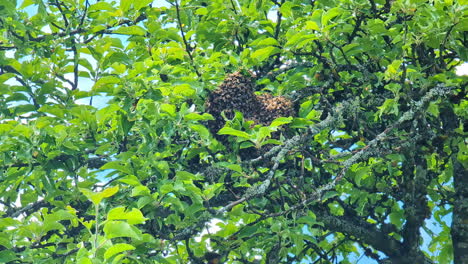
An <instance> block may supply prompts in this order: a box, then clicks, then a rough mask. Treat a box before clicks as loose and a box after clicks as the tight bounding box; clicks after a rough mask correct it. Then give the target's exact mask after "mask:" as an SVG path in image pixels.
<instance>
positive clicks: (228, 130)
mask: <svg viewBox="0 0 468 264" xmlns="http://www.w3.org/2000/svg"><path fill="white" fill-rule="evenodd" d="M218 134H219V135H231V136H236V137H240V138H244V139H250V135H249V134H247V133H246V132H244V131H240V130H237V129H234V128H232V127H223V128H221V129H220V130H219V131H218Z"/></svg>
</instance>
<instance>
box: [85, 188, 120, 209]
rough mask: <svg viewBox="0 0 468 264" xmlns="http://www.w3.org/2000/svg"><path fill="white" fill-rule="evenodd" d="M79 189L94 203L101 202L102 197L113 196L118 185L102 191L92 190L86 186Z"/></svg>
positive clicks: (117, 189)
mask: <svg viewBox="0 0 468 264" xmlns="http://www.w3.org/2000/svg"><path fill="white" fill-rule="evenodd" d="M79 190H80V191H81V192H82V193H83V194H84V195H85V196H86V197H87V198H88V199H89V200H90V201H92V202H93V204H94V205H98V204H99V203H101V201H102V199H104V198H108V197H111V196H113V195H114V194H116V193H117V192H118V191H119V187H118V186H114V187H109V188H107V189H104V190H103V191H102V192H93V191H91V190H89V189H86V188H79Z"/></svg>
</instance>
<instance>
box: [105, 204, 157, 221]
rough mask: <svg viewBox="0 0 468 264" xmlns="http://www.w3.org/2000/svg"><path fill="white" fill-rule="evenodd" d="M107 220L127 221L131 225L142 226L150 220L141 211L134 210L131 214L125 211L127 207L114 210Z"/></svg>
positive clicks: (108, 214)
mask: <svg viewBox="0 0 468 264" xmlns="http://www.w3.org/2000/svg"><path fill="white" fill-rule="evenodd" d="M107 220H127V222H128V223H129V224H132V225H136V224H142V223H144V222H145V221H146V220H148V218H145V217H144V216H143V214H142V213H141V211H140V210H138V209H136V208H132V210H131V211H130V212H128V211H125V207H116V208H112V209H111V210H110V211H109V212H108V213H107Z"/></svg>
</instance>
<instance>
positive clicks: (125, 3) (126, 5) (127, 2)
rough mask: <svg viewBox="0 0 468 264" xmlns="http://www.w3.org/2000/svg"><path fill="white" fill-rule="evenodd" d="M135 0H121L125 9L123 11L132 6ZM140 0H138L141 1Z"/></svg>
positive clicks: (121, 4) (121, 5) (121, 7)
mask: <svg viewBox="0 0 468 264" xmlns="http://www.w3.org/2000/svg"><path fill="white" fill-rule="evenodd" d="M134 1H135V0H121V1H120V9H121V10H122V11H123V12H127V11H128V9H129V8H130V6H131V5H132V4H133V2H134ZM139 1H140V0H137V2H139Z"/></svg>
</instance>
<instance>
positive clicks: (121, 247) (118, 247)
mask: <svg viewBox="0 0 468 264" xmlns="http://www.w3.org/2000/svg"><path fill="white" fill-rule="evenodd" d="M134 249H135V247H134V246H132V245H130V244H125V243H119V244H115V245H113V246H111V247H110V248H108V249H107V250H106V252H105V253H104V259H109V258H111V257H112V256H114V255H116V254H118V253H121V252H124V251H127V250H134Z"/></svg>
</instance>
